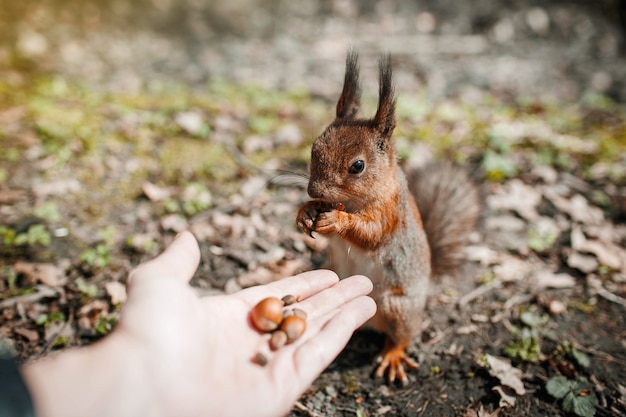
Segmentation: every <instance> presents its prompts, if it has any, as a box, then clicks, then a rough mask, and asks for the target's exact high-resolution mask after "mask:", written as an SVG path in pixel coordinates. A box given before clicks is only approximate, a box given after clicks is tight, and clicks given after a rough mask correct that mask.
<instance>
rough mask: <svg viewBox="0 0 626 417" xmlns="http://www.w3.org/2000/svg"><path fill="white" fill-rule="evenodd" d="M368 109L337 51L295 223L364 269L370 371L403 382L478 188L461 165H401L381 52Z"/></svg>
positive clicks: (467, 226) (339, 264)
mask: <svg viewBox="0 0 626 417" xmlns="http://www.w3.org/2000/svg"><path fill="white" fill-rule="evenodd" d="M379 69H380V86H379V100H378V109H377V110H376V114H375V116H374V117H373V118H371V119H366V118H359V117H357V113H358V111H359V107H360V93H361V89H360V83H359V66H358V55H357V53H356V52H354V51H351V52H350V53H349V54H348V57H347V59H346V73H345V79H344V85H343V91H342V93H341V96H340V97H339V101H338V102H337V109H336V118H335V120H334V121H333V122H332V123H331V124H330V125H329V126H328V127H327V128H326V129H325V131H324V132H323V133H322V134H321V135H320V136H319V137H318V138H317V139H316V140H315V142H314V143H313V147H312V149H311V162H310V177H309V184H308V188H307V191H308V194H309V196H310V197H311V198H312V200H310V201H308V202H306V203H305V204H304V205H303V206H302V207H301V208H300V209H299V211H298V214H297V219H296V223H297V225H298V226H299V227H300V229H302V230H303V231H304V232H305V233H308V234H310V235H312V233H313V232H317V233H320V234H322V235H327V236H328V237H329V263H330V268H331V269H332V270H334V271H335V272H336V273H337V274H338V275H339V277H340V278H344V277H347V276H350V275H356V274H361V275H366V276H368V277H369V278H371V279H372V281H373V283H374V290H373V292H372V294H371V295H372V297H373V298H374V300H375V301H376V303H377V305H378V311H377V313H376V315H375V317H374V318H373V319H372V320H371V321H370V322H369V323H368V325H369V327H372V328H373V329H374V330H377V331H379V332H382V333H384V334H385V335H386V341H385V346H384V348H383V351H382V353H381V354H380V355H379V356H378V357H377V362H378V365H377V367H376V370H375V373H374V374H375V376H376V377H379V378H380V377H383V376H384V375H385V374H386V375H387V379H388V380H389V381H390V383H393V382H394V381H399V382H400V383H402V384H403V385H406V384H407V383H408V377H407V374H406V371H405V367H408V368H417V366H418V365H417V363H416V362H415V361H414V360H413V359H411V358H410V357H409V356H408V355H407V352H406V349H407V347H408V346H409V344H410V343H411V342H412V340H413V339H414V338H415V337H416V336H418V335H419V334H420V332H421V326H422V318H423V315H424V309H425V306H426V301H427V296H428V291H429V286H430V280H431V278H432V277H436V276H437V275H440V274H444V273H453V272H454V271H456V269H457V267H458V266H459V262H460V260H461V259H462V248H463V246H464V245H465V243H466V241H467V238H468V235H469V234H470V232H471V231H472V230H473V229H474V228H475V225H476V223H477V220H478V218H479V215H480V204H479V196H478V191H477V188H476V187H475V185H474V184H473V183H472V182H471V181H470V179H469V178H468V176H467V175H466V173H465V172H464V171H462V170H461V169H459V168H456V167H453V166H452V165H451V164H447V163H444V164H440V165H434V166H431V167H428V168H426V169H424V170H422V171H418V172H413V173H411V174H410V175H408V176H407V175H405V173H404V172H403V171H402V169H401V168H400V166H399V165H398V161H397V155H396V151H395V147H394V144H393V140H392V133H393V130H394V128H395V123H396V122H395V99H394V88H393V85H392V68H391V62H390V58H389V57H388V56H387V57H383V58H381V59H380V62H379Z"/></svg>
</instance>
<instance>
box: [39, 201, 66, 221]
mask: <svg viewBox="0 0 626 417" xmlns="http://www.w3.org/2000/svg"><path fill="white" fill-rule="evenodd" d="M33 214H34V215H35V216H37V217H38V218H40V219H42V220H45V221H47V222H58V221H59V220H61V212H60V211H59V206H58V205H57V204H56V203H55V202H53V201H46V202H45V203H43V204H42V205H40V206H39V207H37V208H36V209H35V210H33Z"/></svg>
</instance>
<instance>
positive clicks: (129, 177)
mask: <svg viewBox="0 0 626 417" xmlns="http://www.w3.org/2000/svg"><path fill="white" fill-rule="evenodd" d="M294 4H295V3H294ZM298 4H299V6H298V7H294V6H293V4H292V2H281V1H270V2H267V4H266V5H265V6H266V7H264V8H258V7H252V5H251V4H250V3H248V2H247V1H246V0H240V1H234V2H228V3H227V4H224V5H220V6H209V5H208V3H207V5H204V4H202V3H200V2H194V1H183V2H176V3H173V2H169V1H166V0H161V1H140V2H133V3H130V2H125V1H121V0H120V1H112V2H107V3H106V5H101V4H100V2H89V1H87V2H80V3H73V2H62V1H49V2H28V1H25V2H11V3H9V4H8V5H4V6H6V7H7V8H6V10H7V12H3V14H2V16H0V23H1V24H0V31H2V35H3V36H2V38H3V39H4V40H5V42H4V43H3V44H2V45H1V46H0V62H1V65H0V70H1V71H2V77H0V89H1V90H2V94H1V95H0V126H1V128H0V278H1V279H0V337H1V338H2V343H3V345H5V346H6V347H7V348H8V349H10V350H11V351H12V352H14V353H15V354H16V355H17V357H18V358H19V360H20V361H25V360H30V359H33V358H37V357H41V356H45V355H49V354H52V353H54V352H56V351H59V350H62V349H64V348H67V347H69V346H77V345H84V344H88V343H92V342H94V341H95V340H97V339H99V338H101V337H103V336H104V335H106V334H107V333H108V332H110V331H111V329H112V328H113V327H114V326H115V322H116V320H117V318H118V317H119V311H120V309H121V308H122V307H123V302H124V297H125V289H124V283H125V280H126V276H127V274H128V271H129V270H130V269H131V268H132V267H133V266H135V265H137V264H138V263H139V262H141V261H142V260H145V259H148V258H150V257H152V256H154V255H155V254H157V253H158V252H159V251H160V250H161V249H162V248H163V247H165V245H166V244H167V243H168V242H170V241H171V239H172V238H173V236H174V235H175V234H176V233H177V232H178V231H180V230H183V229H190V230H191V231H192V232H194V234H195V235H196V236H197V238H198V240H199V241H200V245H201V249H202V256H203V259H202V263H201V265H200V268H199V270H198V272H197V274H196V276H195V277H194V279H193V285H194V286H195V287H196V288H197V289H198V292H199V293H200V294H202V295H211V294H215V293H222V292H233V291H237V290H238V289H240V288H244V287H248V286H251V285H256V284H259V283H264V282H269V281H272V280H276V279H280V278H281V277H284V276H287V275H290V274H293V273H296V272H299V271H302V270H306V269H309V268H314V267H319V266H320V265H323V263H324V260H325V242H324V239H323V238H317V239H314V240H313V239H310V238H308V237H306V236H305V235H304V234H302V233H300V232H299V231H298V230H297V229H296V227H295V224H294V219H295V213H296V210H297V207H298V206H299V205H300V204H302V203H303V202H304V201H306V198H307V196H306V190H305V186H306V169H307V163H308V149H309V146H310V144H311V142H312V140H313V139H314V138H315V136H316V135H317V134H319V133H320V132H321V131H322V129H323V127H324V126H325V125H326V124H328V123H329V122H330V121H331V120H332V116H333V111H334V104H335V103H334V100H336V98H337V95H338V94H339V91H340V88H341V82H342V71H343V63H344V55H345V52H346V50H347V49H348V48H349V47H350V46H354V47H357V48H358V49H359V51H360V52H361V62H362V72H363V81H364V102H365V106H364V107H365V111H366V112H368V111H373V107H374V104H373V103H375V92H376V71H375V65H376V58H377V56H378V55H379V54H380V53H384V52H389V53H391V55H392V59H393V62H394V65H395V68H396V92H397V95H398V103H397V108H398V111H397V113H398V123H397V128H396V132H395V138H396V139H395V140H396V146H397V148H398V151H399V155H400V158H401V161H402V163H403V164H404V165H407V166H415V165H420V164H423V163H424V162H426V161H429V160H431V159H451V160H453V161H455V162H456V163H458V164H460V165H462V166H464V167H465V168H466V169H467V170H468V172H470V174H471V175H472V177H473V178H474V179H475V181H476V183H477V184H478V185H479V187H480V189H481V192H482V193H483V196H484V198H483V201H484V207H483V218H482V221H481V225H480V228H479V230H478V231H477V232H476V233H475V235H474V236H472V242H471V244H470V246H469V248H468V251H467V257H468V261H467V264H466V265H465V267H464V269H463V271H462V273H461V275H460V277H457V278H452V277H443V278H442V279H440V280H438V281H437V282H436V283H435V287H434V288H433V290H432V295H431V297H430V302H429V307H428V319H427V320H426V322H425V324H424V332H423V335H422V337H421V338H420V339H419V340H416V341H415V344H414V345H413V346H412V347H411V355H412V357H413V358H414V359H416V360H419V363H420V367H419V369H418V370H416V371H413V372H411V373H410V375H409V377H410V384H409V386H408V387H405V388H403V387H398V386H394V385H388V384H386V383H385V382H384V381H379V380H376V379H374V378H373V377H372V369H373V360H374V357H375V356H376V354H377V353H378V351H379V350H380V349H381V347H382V342H383V340H382V337H380V335H376V334H373V333H369V332H365V331H362V332H358V333H357V334H356V335H355V336H354V338H353V339H352V341H351V342H350V344H349V345H348V346H347V348H346V349H345V350H344V352H343V353H342V354H341V355H340V357H339V358H338V359H337V360H336V361H335V362H334V363H333V364H332V365H331V366H330V367H329V369H328V370H326V372H324V373H323V374H322V375H321V376H320V378H319V379H318V380H316V382H315V383H314V384H313V386H312V387H311V388H310V389H309V390H308V391H307V392H306V393H305V394H304V395H303V396H302V398H300V400H299V401H298V403H297V404H296V405H295V407H294V409H293V410H292V412H291V415H292V416H301V415H304V416H307V415H323V416H330V415H338V416H354V415H356V416H374V415H423V416H486V415H499V416H527V415H555V416H556V415H566V414H567V412H568V411H569V414H570V415H593V414H595V415H599V416H609V415H626V384H625V383H624V381H626V345H625V342H624V340H626V337H625V336H626V323H625V316H626V315H625V309H626V250H625V249H624V247H625V246H626V223H625V220H626V109H625V107H624V105H623V103H624V101H625V100H626V90H625V89H626V83H624V81H623V80H624V79H626V74H625V73H626V59H625V58H624V54H623V50H624V49H623V45H624V38H623V31H624V29H623V26H620V25H622V24H623V20H622V21H621V22H620V20H619V18H620V12H619V10H620V9H619V7H622V13H623V7H624V6H623V5H622V4H623V3H620V2H616V1H608V0H606V1H602V2H595V3H594V5H593V6H589V5H587V3H586V2H559V1H556V2H551V3H550V4H543V3H542V4H535V3H534V2H530V1H519V2H513V4H510V5H507V6H503V5H499V4H498V3H497V2H492V1H487V0H483V1H477V2H472V3H471V5H470V3H468V4H467V5H465V4H459V3H458V2H451V1H440V2H437V4H436V5H427V4H426V2H413V3H411V4H410V5H409V4H400V3H399V2H393V1H381V2H377V3H373V2H372V3H370V2H360V3H357V2H352V1H336V2H319V3H318V2H310V3H306V2H303V3H301V4H300V3H298ZM4 6H3V7H4ZM60 6H64V7H60ZM65 6H67V7H65ZM622 18H623V15H622ZM16 22H17V23H16ZM559 391H560V392H559ZM557 397H558V398H557Z"/></svg>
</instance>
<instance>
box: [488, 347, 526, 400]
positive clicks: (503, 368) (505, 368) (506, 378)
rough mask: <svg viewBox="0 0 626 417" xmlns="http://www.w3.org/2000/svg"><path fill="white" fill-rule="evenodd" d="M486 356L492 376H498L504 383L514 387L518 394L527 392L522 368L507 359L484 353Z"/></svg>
mask: <svg viewBox="0 0 626 417" xmlns="http://www.w3.org/2000/svg"><path fill="white" fill-rule="evenodd" d="M484 358H485V360H486V362H487V370H488V371H489V374H490V375H491V376H493V377H495V378H498V379H499V380H500V382H501V383H502V385H506V386H507V387H509V388H512V389H513V390H514V391H515V392H516V393H517V394H518V395H524V394H526V389H525V388H524V383H523V382H522V371H521V370H519V369H517V368H515V367H514V366H512V365H511V362H510V361H508V360H506V359H500V358H497V357H495V356H492V355H489V354H486V355H484Z"/></svg>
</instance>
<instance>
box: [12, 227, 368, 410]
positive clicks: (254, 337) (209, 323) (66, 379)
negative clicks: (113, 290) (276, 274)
mask: <svg viewBox="0 0 626 417" xmlns="http://www.w3.org/2000/svg"><path fill="white" fill-rule="evenodd" d="M199 259H200V253H199V249H198V244H197V242H196V240H195V238H194V237H193V236H192V235H191V234H190V233H182V234H181V235H180V236H179V237H178V238H177V239H176V240H175V241H174V242H173V243H172V244H171V245H170V246H169V247H168V248H167V249H166V250H165V252H163V253H162V254H161V255H160V256H158V257H157V258H155V259H153V260H151V261H149V262H146V263H145V264H142V265H140V266H139V267H138V268H137V269H135V270H134V271H133V272H132V273H131V275H130V277H129V283H128V299H127V301H126V303H125V305H124V307H123V309H122V314H121V317H120V321H119V323H118V325H117V326H116V328H115V330H114V331H113V332H112V333H111V334H110V335H108V336H107V337H105V338H104V339H103V340H102V341H100V342H98V343H95V344H93V345H90V346H87V347H84V348H75V349H68V350H66V351H62V352H61V353H59V354H58V355H56V356H54V357H48V358H43V359H41V360H38V361H34V362H32V363H31V364H28V365H26V366H25V367H24V368H23V370H22V374H23V376H24V378H25V380H26V382H27V385H28V387H29V390H30V391H31V395H32V396H33V400H34V402H35V408H36V411H37V415H38V416H41V417H57V416H63V417H71V416H77V417H78V416H80V417H82V416H85V415H98V416H102V417H106V416H115V417H124V416H132V417H135V416H138V415H141V416H150V417H165V416H176V417H185V416H194V417H195V416H213V415H215V416H242V415H254V416H279V415H284V414H286V413H287V412H288V411H289V409H290V408H291V407H292V406H293V404H294V402H295V401H296V400H297V399H298V397H299V396H300V395H301V394H302V393H303V392H304V390H306V388H308V387H309V386H310V384H311V383H312V382H313V380H314V379H315V378H316V377H317V376H318V375H319V374H320V373H321V372H322V371H323V370H324V369H325V368H326V367H327V366H328V365H329V364H330V362H331V361H332V360H333V359H334V358H335V357H336V356H337V355H338V354H339V352H340V351H341V349H343V347H344V346H345V345H346V343H347V342H348V340H349V338H350V336H351V335H352V333H353V331H354V330H355V329H357V328H358V327H359V326H360V325H361V324H363V323H364V322H365V321H366V320H367V319H368V318H370V317H371V316H372V315H373V314H374V312H375V310H376V306H375V303H374V301H373V300H372V299H371V298H369V297H367V296H365V295H366V294H368V293H369V292H370V291H371V289H372V284H371V282H370V281H369V279H367V278H365V277H362V276H356V277H351V278H347V279H345V280H342V281H338V279H337V276H336V275H335V274H334V273H332V272H330V271H312V272H307V273H304V274H301V275H298V276H295V277H290V278H285V279H283V280H280V281H277V282H274V283H271V284H268V285H262V286H257V287H253V288H248V289H245V290H242V291H240V292H238V293H236V294H231V295H219V296H210V297H204V298H200V297H198V296H197V295H196V294H195V293H194V291H193V290H192V288H191V287H190V286H189V280H190V279H191V277H192V276H193V274H194V272H195V270H196V268H197V266H198V262H199ZM286 294H292V295H296V296H298V297H299V298H300V299H301V301H300V302H299V303H298V308H301V309H302V310H304V311H306V312H307V313H308V318H307V329H306V331H305V332H304V334H303V335H302V336H301V337H300V338H299V339H298V340H297V341H295V342H294V343H292V344H289V345H286V346H283V347H282V348H280V349H279V350H278V351H276V352H271V351H270V350H269V347H268V338H269V335H267V334H262V333H260V332H258V331H257V330H256V329H255V328H254V327H253V326H252V324H251V321H250V310H251V309H252V307H253V306H254V305H255V304H256V303H257V302H258V301H260V300H261V299H263V298H265V297H268V296H277V297H279V298H280V297H282V296H284V295H286ZM257 352H262V353H264V354H265V355H266V356H267V358H268V363H267V365H266V366H260V365H258V364H256V363H254V362H253V360H252V359H253V357H254V356H255V355H256V353H257Z"/></svg>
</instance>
